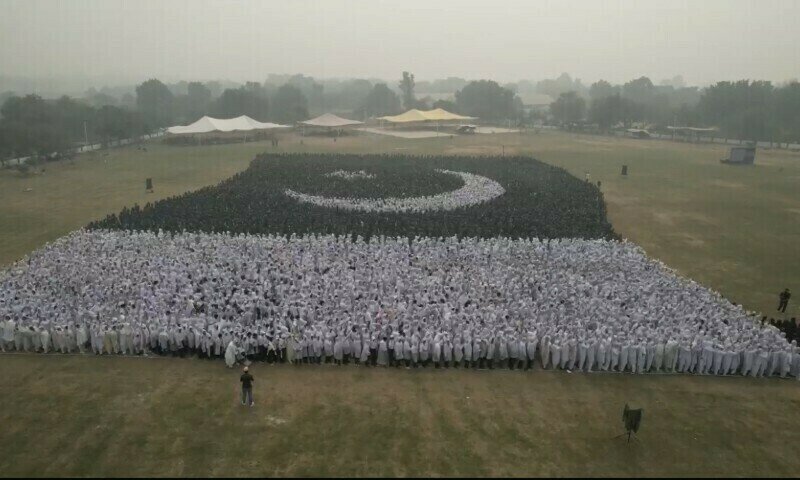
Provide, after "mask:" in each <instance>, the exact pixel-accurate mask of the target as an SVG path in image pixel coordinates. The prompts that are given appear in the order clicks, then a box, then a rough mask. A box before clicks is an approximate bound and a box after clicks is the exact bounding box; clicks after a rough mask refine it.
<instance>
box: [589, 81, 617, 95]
mask: <svg viewBox="0 0 800 480" xmlns="http://www.w3.org/2000/svg"><path fill="white" fill-rule="evenodd" d="M618 93H619V87H615V86H613V85H611V84H610V83H608V82H607V81H605V80H598V81H596V82H594V83H593V84H592V85H591V86H590V87H589V98H591V99H592V100H599V99H602V98H606V97H610V96H611V95H615V94H618Z"/></svg>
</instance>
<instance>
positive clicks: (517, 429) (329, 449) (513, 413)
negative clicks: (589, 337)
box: [0, 355, 800, 477]
mask: <svg viewBox="0 0 800 480" xmlns="http://www.w3.org/2000/svg"><path fill="white" fill-rule="evenodd" d="M253 373H254V375H255V377H256V387H255V390H254V394H255V399H256V406H255V407H254V408H252V409H249V408H246V407H241V406H240V405H239V404H237V395H238V386H237V383H238V373H237V371H231V370H228V369H226V368H225V367H224V364H223V363H222V362H205V361H200V360H191V359H185V360H181V359H136V358H120V357H104V358H85V357H79V356H70V357H66V358H65V357H60V356H46V357H45V356H36V357H31V356H22V355H6V356H3V357H2V359H1V360H0V379H2V386H3V391H4V392H5V394H4V395H0V425H2V428H0V449H1V450H2V455H0V475H3V476H6V475H8V476H13V475H19V476H31V475H36V476H80V475H87V474H88V475H92V476H109V477H116V476H123V475H131V476H152V475H157V476H207V475H212V476H227V475H232V476H236V475H248V476H372V475H374V476H472V475H475V476H532V475H543V476H600V475H602V476H626V477H627V476H667V475H669V476H695V475H697V476H759V477H761V476H794V475H797V472H798V471H800V457H798V455H797V451H796V448H797V447H796V446H797V445H798V442H800V430H799V429H798V428H797V426H798V420H797V418H798V417H797V411H798V408H800V388H799V387H800V386H799V385H797V383H798V382H797V381H795V380H784V381H780V380H772V381H765V380H763V379H761V380H759V379H751V378H747V379H742V378H712V377H705V378H699V377H680V376H652V375H648V376H634V375H622V374H584V375H569V374H566V373H563V372H561V373H552V372H542V371H540V370H539V371H535V372H528V373H523V372H519V371H515V372H514V371H494V372H488V371H479V372H473V371H469V372H465V371H446V372H444V371H440V370H431V369H425V370H411V371H406V370H394V369H390V370H384V369H380V370H378V369H368V368H363V367H362V368H358V367H334V366H325V365H322V366H305V367H291V366H278V367H267V366H255V367H254V368H253ZM12 392H13V393H12ZM626 402H628V403H630V404H631V405H632V406H635V407H642V408H644V419H643V423H642V429H641V430H640V432H639V439H640V441H639V442H634V443H631V444H630V445H628V444H626V443H625V441H624V440H623V439H620V438H618V439H614V437H615V436H616V435H618V434H619V433H621V431H622V422H621V410H622V406H623V405H624V404H625V403H626Z"/></svg>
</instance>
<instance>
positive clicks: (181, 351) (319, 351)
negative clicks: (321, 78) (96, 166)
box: [0, 230, 800, 378]
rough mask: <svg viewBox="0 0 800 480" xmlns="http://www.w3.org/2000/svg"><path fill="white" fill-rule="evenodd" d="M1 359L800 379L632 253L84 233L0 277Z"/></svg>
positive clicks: (770, 335) (729, 318)
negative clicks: (34, 355)
mask: <svg viewBox="0 0 800 480" xmlns="http://www.w3.org/2000/svg"><path fill="white" fill-rule="evenodd" d="M0 322H2V324H0V339H1V340H2V341H0V347H2V349H3V350H6V351H9V350H12V351H13V350H17V351H29V352H34V351H36V352H60V353H70V352H73V353H76V352H83V353H94V354H98V355H101V354H127V355H141V354H151V353H152V354H161V355H163V354H172V355H197V356H199V357H208V358H219V357H222V358H225V360H226V362H227V363H228V364H229V365H233V364H234V363H235V362H237V361H240V360H243V359H244V358H247V359H250V360H252V361H258V360H264V361H273V362H290V363H295V364H304V363H325V362H327V363H334V364H346V363H358V364H362V365H372V366H400V367H406V368H414V367H425V366H427V367H433V368H436V367H440V368H446V367H453V368H455V367H464V368H489V369H491V368H514V369H516V368H522V369H528V368H532V367H534V365H535V366H536V368H545V369H561V370H570V371H587V372H589V371H613V372H631V373H655V372H669V373H672V372H680V373H693V374H712V375H733V374H738V375H751V376H780V377H786V376H794V377H797V378H800V351H799V350H798V348H797V345H796V342H788V341H787V340H786V337H785V335H784V334H783V333H782V332H780V331H779V330H778V329H777V328H775V327H774V326H771V325H768V324H766V325H765V324H762V323H761V322H759V321H758V319H757V318H756V317H755V316H754V315H753V314H750V313H748V312H746V311H744V310H743V309H742V308H741V307H740V306H737V305H733V304H731V303H730V302H728V301H727V300H725V299H724V298H722V297H721V296H720V295H719V294H717V293H715V292H713V291H710V290H708V289H706V288H704V287H702V286H700V285H698V284H697V283H695V282H692V281H689V280H686V279H683V278H681V277H679V276H677V275H675V274H674V273H673V272H672V271H671V270H669V269H668V268H666V267H665V266H663V265H662V264H660V263H658V262H655V261H653V260H650V259H648V258H647V257H646V256H645V255H644V252H643V251H642V250H641V249H639V248H638V247H636V246H635V245H633V244H630V243H627V242H617V241H607V240H577V239H562V240H537V239H522V240H514V239H509V238H492V239H476V238H462V239H457V238H455V237H447V238H430V237H425V238H401V237H397V238H392V237H379V238H373V239H372V240H371V241H369V242H367V241H365V240H364V239H362V238H360V237H358V238H355V239H354V238H352V237H335V236H331V235H305V236H296V235H290V236H272V235H267V236H264V235H244V234H238V235H229V234H201V233H164V232H157V233H153V232H128V231H107V230H80V231H77V232H73V233H72V234H70V235H68V236H66V237H63V238H61V239H59V240H57V241H56V242H54V243H52V244H49V245H48V246H46V247H45V248H43V249H40V250H38V251H36V252H34V253H33V254H31V255H30V256H29V257H28V258H27V259H26V260H24V261H21V262H18V263H17V264H15V265H14V266H13V267H12V268H11V269H9V270H7V271H6V272H4V273H3V274H2V278H0Z"/></svg>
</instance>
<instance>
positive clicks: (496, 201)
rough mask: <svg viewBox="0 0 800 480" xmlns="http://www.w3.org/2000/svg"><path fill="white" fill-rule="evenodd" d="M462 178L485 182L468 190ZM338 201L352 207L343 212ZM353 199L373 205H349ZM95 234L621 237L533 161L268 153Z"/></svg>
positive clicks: (125, 213) (590, 204)
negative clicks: (360, 175)
mask: <svg viewBox="0 0 800 480" xmlns="http://www.w3.org/2000/svg"><path fill="white" fill-rule="evenodd" d="M337 170H339V171H349V172H359V171H363V172H364V173H366V174H369V175H373V176H374V178H372V179H369V180H359V181H353V180H347V179H344V178H339V177H338V176H330V174H331V173H333V172H335V171H337ZM441 170H447V171H452V172H460V173H458V174H456V175H450V174H445V173H441ZM462 174H463V175H469V177H467V178H469V179H470V182H471V180H472V179H476V180H477V179H484V180H481V182H483V183H479V185H480V188H474V189H473V188H466V187H468V185H466V182H467V179H466V178H464V177H463V175H462ZM489 182H491V183H489ZM484 187H486V188H484ZM465 188H466V189H465ZM287 190H289V191H290V192H295V194H290V195H287ZM502 190H504V191H505V193H502V194H500V192H501V191H502ZM456 192H460V193H459V194H458V195H459V196H458V197H455V195H456ZM461 193H463V196H462V195H461ZM498 195H499V196H498ZM303 196H307V197H308V198H306V197H303ZM419 197H431V198H433V199H435V200H436V201H437V202H438V201H439V199H441V200H444V201H445V203H444V204H438V205H439V206H438V207H437V208H429V207H430V203H431V202H430V199H428V200H421V199H419ZM332 198H339V199H349V200H350V202H349V203H348V204H347V205H337V204H336V202H332V201H331V199H332ZM387 198H393V199H395V200H393V201H389V200H386V199H387ZM298 199H306V200H315V201H314V202H313V203H306V202H301V201H298ZM316 199H319V201H316ZM353 199H358V200H356V201H355V202H356V203H355V204H356V205H357V206H359V207H367V208H358V209H356V210H353V209H350V208H347V207H348V205H353ZM481 201H482V203H480V202H481ZM398 202H400V203H399V205H398ZM409 202H410V203H409ZM314 203H320V204H322V205H323V206H318V205H314ZM442 206H447V208H455V209H448V210H444V209H442V208H441V207H442ZM330 207H333V208H330ZM337 207H338V208H337ZM373 207H375V208H373ZM365 210H369V211H365ZM420 210H425V213H424V214H420V213H417V212H419V211H420ZM90 228H101V229H119V230H151V231H157V230H158V229H163V230H165V231H167V230H168V231H173V232H180V231H184V230H187V231H202V232H232V233H250V234H287V233H297V234H298V235H303V234H311V233H316V234H334V235H362V236H364V237H365V238H371V237H373V236H380V235H386V236H394V237H396V236H409V237H415V236H420V237H422V236H425V237H440V236H441V237H449V236H453V235H455V236H458V237H481V238H489V237H495V236H506V237H512V238H534V237H535V238H605V239H616V238H618V236H617V235H616V234H615V232H614V230H613V228H612V227H611V224H610V223H609V222H608V219H607V217H606V209H605V204H604V202H603V195H602V193H601V192H600V190H599V188H598V187H597V186H596V185H594V184H591V183H589V182H585V181H582V180H580V179H578V178H576V177H574V176H572V175H570V174H569V173H568V172H566V171H565V170H563V169H561V168H557V167H553V166H550V165H547V164H544V163H541V162H538V161H536V160H534V159H532V158H526V157H505V158H503V159H499V158H497V159H495V158H491V157H488V158H487V157H483V158H479V157H409V156H400V155H334V154H275V155H271V154H265V155H262V156H259V157H258V158H256V159H255V160H253V162H252V164H251V165H250V167H249V168H248V169H247V170H246V171H244V172H241V173H239V174H237V175H235V176H234V177H232V178H230V179H228V180H225V181H223V182H221V183H220V184H218V185H216V186H211V187H207V188H203V189H200V190H197V191H195V192H190V193H186V194H184V195H180V196H177V197H173V198H169V199H165V200H162V201H158V202H155V203H152V204H147V205H145V206H133V207H132V208H125V209H123V210H122V211H121V212H119V213H118V214H114V215H110V216H108V217H107V218H105V219H103V220H101V221H99V222H95V223H93V224H91V225H90Z"/></svg>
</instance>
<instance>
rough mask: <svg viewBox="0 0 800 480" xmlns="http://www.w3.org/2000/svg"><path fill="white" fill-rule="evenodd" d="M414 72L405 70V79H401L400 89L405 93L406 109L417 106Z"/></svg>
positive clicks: (404, 104)
mask: <svg viewBox="0 0 800 480" xmlns="http://www.w3.org/2000/svg"><path fill="white" fill-rule="evenodd" d="M414 86H415V83H414V74H413V73H408V72H403V79H402V80H400V84H399V87H400V91H401V92H402V93H403V106H404V107H405V108H406V109H410V108H416V106H417V98H416V97H415V96H414Z"/></svg>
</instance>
